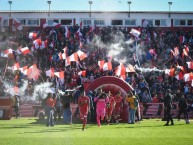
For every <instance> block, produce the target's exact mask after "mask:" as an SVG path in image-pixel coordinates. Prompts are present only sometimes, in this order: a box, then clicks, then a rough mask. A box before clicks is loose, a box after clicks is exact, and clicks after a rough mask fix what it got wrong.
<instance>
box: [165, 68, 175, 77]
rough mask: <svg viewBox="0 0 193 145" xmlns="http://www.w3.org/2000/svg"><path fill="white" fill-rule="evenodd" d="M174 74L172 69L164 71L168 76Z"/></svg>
mask: <svg viewBox="0 0 193 145" xmlns="http://www.w3.org/2000/svg"><path fill="white" fill-rule="evenodd" d="M174 73H175V69H174V68H172V69H166V70H165V74H168V75H169V76H174Z"/></svg>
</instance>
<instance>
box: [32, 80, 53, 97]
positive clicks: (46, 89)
mask: <svg viewBox="0 0 193 145" xmlns="http://www.w3.org/2000/svg"><path fill="white" fill-rule="evenodd" d="M51 86H52V83H49V82H46V83H42V84H39V85H36V86H35V87H34V92H33V96H32V100H40V99H45V98H46V97H47V95H48V93H54V91H53V90H52V89H51Z"/></svg>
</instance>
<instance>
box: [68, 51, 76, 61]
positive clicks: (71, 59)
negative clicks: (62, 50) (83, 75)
mask: <svg viewBox="0 0 193 145" xmlns="http://www.w3.org/2000/svg"><path fill="white" fill-rule="evenodd" d="M69 57H70V61H78V54H77V52H75V53H73V54H72V55H70V56H69Z"/></svg>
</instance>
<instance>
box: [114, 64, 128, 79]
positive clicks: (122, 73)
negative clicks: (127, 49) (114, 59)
mask: <svg viewBox="0 0 193 145" xmlns="http://www.w3.org/2000/svg"><path fill="white" fill-rule="evenodd" d="M125 73H126V68H125V66H124V65H123V64H122V63H121V64H120V65H119V66H118V67H117V68H116V70H115V75H117V76H125Z"/></svg>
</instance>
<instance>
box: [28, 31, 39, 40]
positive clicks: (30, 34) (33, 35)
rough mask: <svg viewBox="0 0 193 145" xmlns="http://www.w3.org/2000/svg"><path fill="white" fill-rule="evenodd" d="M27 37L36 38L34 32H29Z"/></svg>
mask: <svg viewBox="0 0 193 145" xmlns="http://www.w3.org/2000/svg"><path fill="white" fill-rule="evenodd" d="M29 38H30V39H36V38H37V33H35V32H30V33H29Z"/></svg>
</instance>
